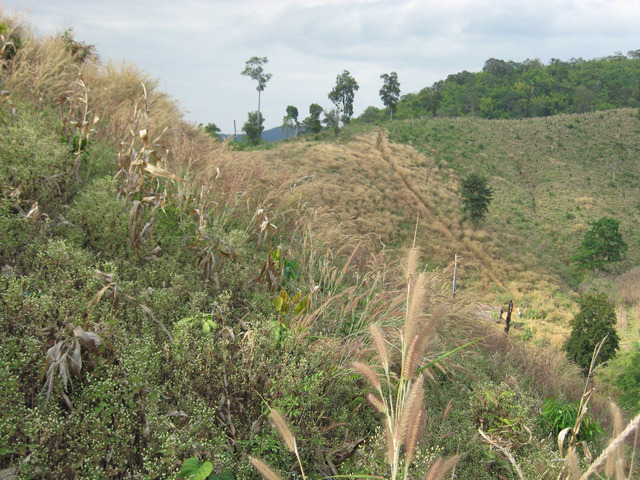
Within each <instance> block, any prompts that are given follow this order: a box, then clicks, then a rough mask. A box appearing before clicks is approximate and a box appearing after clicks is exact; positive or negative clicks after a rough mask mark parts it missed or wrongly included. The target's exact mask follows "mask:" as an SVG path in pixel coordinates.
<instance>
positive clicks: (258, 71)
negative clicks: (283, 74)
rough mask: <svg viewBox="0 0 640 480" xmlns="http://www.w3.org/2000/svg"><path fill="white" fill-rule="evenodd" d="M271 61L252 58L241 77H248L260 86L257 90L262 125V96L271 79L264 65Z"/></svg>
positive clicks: (262, 58) (259, 121)
mask: <svg viewBox="0 0 640 480" xmlns="http://www.w3.org/2000/svg"><path fill="white" fill-rule="evenodd" d="M268 61H269V60H268V59H267V57H251V58H250V59H249V60H247V62H246V64H245V67H244V70H243V71H242V72H241V75H246V76H247V77H250V78H251V79H253V80H255V81H256V82H258V86H257V87H256V90H258V112H257V113H258V118H257V120H258V124H260V125H262V121H261V120H260V94H261V93H262V92H263V91H264V89H265V87H266V86H267V82H268V81H269V80H270V79H271V74H270V73H265V72H264V68H263V65H265V64H266V63H267V62H268Z"/></svg>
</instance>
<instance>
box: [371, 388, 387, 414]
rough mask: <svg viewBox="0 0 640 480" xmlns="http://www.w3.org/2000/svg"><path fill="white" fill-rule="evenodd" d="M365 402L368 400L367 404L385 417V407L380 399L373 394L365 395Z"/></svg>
mask: <svg viewBox="0 0 640 480" xmlns="http://www.w3.org/2000/svg"><path fill="white" fill-rule="evenodd" d="M367 400H369V403H370V404H371V406H372V407H373V408H375V409H376V411H378V412H379V413H384V414H385V415H386V414H387V405H386V403H385V402H384V400H382V398H380V397H379V396H377V395H375V394H373V393H369V394H368V395H367Z"/></svg>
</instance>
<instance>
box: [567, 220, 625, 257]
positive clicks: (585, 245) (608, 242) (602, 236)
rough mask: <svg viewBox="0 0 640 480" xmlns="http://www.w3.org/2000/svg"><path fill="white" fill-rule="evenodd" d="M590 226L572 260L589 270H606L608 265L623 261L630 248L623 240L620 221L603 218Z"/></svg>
mask: <svg viewBox="0 0 640 480" xmlns="http://www.w3.org/2000/svg"><path fill="white" fill-rule="evenodd" d="M590 225H591V229H590V230H587V231H586V232H585V234H584V239H583V240H582V243H580V246H579V247H578V252H577V253H576V254H575V255H574V256H573V257H572V260H573V261H574V262H576V263H578V264H579V267H580V268H583V269H588V270H593V269H599V270H604V269H605V268H606V266H607V264H609V263H612V262H619V261H621V260H622V259H623V258H624V255H625V253H626V252H627V250H628V248H629V247H628V245H627V244H626V243H625V242H624V240H623V239H622V234H621V233H620V231H619V227H620V224H619V223H618V221H617V220H616V219H614V218H611V217H602V218H600V219H599V220H596V221H595V222H591V223H590Z"/></svg>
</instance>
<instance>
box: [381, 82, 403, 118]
mask: <svg viewBox="0 0 640 480" xmlns="http://www.w3.org/2000/svg"><path fill="white" fill-rule="evenodd" d="M380 78H381V79H382V81H383V82H384V83H383V85H382V88H381V89H380V98H381V99H382V103H384V105H385V107H387V108H388V109H389V120H393V114H394V113H395V111H396V108H397V105H398V102H399V101H400V82H398V74H397V73H396V72H391V73H383V74H382V75H380Z"/></svg>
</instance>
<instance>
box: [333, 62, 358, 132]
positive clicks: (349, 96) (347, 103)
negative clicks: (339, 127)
mask: <svg viewBox="0 0 640 480" xmlns="http://www.w3.org/2000/svg"><path fill="white" fill-rule="evenodd" d="M359 88H360V87H359V86H358V83H357V82H356V81H355V80H354V78H353V77H352V76H351V75H350V74H349V71H348V70H345V71H344V72H342V73H341V74H340V75H338V76H337V77H336V86H335V87H334V88H333V90H331V92H329V100H331V101H332V102H333V104H334V105H335V106H336V109H337V110H338V114H339V115H340V116H341V119H342V123H343V124H344V125H346V124H347V123H349V122H350V121H351V116H352V115H353V98H354V96H355V94H356V91H357V90H358V89H359Z"/></svg>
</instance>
